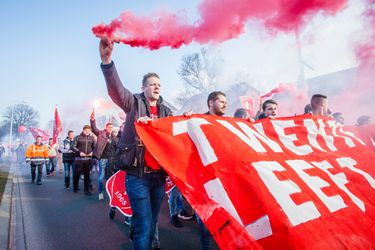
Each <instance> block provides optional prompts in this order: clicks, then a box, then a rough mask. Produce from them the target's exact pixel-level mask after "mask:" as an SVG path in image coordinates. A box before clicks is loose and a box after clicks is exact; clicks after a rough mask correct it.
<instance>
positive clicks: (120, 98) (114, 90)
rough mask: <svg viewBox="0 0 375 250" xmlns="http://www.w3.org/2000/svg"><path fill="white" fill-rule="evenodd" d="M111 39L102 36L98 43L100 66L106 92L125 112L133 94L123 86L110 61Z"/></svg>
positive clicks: (130, 105) (128, 108)
mask: <svg viewBox="0 0 375 250" xmlns="http://www.w3.org/2000/svg"><path fill="white" fill-rule="evenodd" d="M113 43H114V42H113V41H111V40H109V39H107V38H102V39H101V40H100V44H99V52H100V58H101V60H102V63H101V68H102V71H103V74H104V78H105V82H106V84H107V90H108V94H109V96H110V97H111V99H112V101H113V102H114V103H116V104H117V105H118V106H119V107H120V108H122V109H123V110H124V112H125V113H127V112H129V111H130V109H131V107H132V106H133V102H134V98H133V94H132V93H131V92H130V91H129V90H128V89H126V88H124V86H123V85H122V82H121V80H120V77H119V76H118V73H117V70H116V67H115V64H114V63H113V61H112V51H113Z"/></svg>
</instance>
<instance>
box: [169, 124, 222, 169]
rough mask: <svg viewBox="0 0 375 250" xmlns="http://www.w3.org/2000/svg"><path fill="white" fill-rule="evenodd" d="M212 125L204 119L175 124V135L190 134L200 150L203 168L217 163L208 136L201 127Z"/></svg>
mask: <svg viewBox="0 0 375 250" xmlns="http://www.w3.org/2000/svg"><path fill="white" fill-rule="evenodd" d="M207 124H211V123H209V122H208V121H207V120H205V119H203V118H190V119H189V120H186V121H180V122H174V123H173V135H174V136H176V135H181V134H184V133H188V135H189V137H190V138H191V140H192V141H193V143H194V145H195V147H196V148H197V150H198V154H199V157H200V158H201V161H202V163H203V166H207V165H209V164H211V163H214V162H216V161H217V156H216V154H215V152H214V150H213V148H212V147H211V145H210V142H209V141H208V139H207V137H206V135H205V134H204V133H203V131H202V128H201V127H200V126H201V125H207Z"/></svg>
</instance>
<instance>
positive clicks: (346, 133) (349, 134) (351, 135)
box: [339, 126, 366, 145]
mask: <svg viewBox="0 0 375 250" xmlns="http://www.w3.org/2000/svg"><path fill="white" fill-rule="evenodd" d="M339 128H340V132H341V133H343V134H344V135H348V136H350V137H352V138H354V139H356V140H357V141H358V142H359V143H360V144H362V145H366V144H365V143H364V142H363V141H362V140H361V139H359V138H358V137H356V136H355V135H354V134H353V133H352V132H349V131H344V130H343V129H342V128H343V126H339Z"/></svg>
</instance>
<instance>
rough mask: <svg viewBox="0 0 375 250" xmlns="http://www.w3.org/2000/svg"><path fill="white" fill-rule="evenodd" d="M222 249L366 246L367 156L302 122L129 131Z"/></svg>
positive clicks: (175, 123)
mask: <svg viewBox="0 0 375 250" xmlns="http://www.w3.org/2000/svg"><path fill="white" fill-rule="evenodd" d="M136 128H137V132H138V134H139V135H140V137H141V139H142V141H143V142H144V144H145V145H146V147H147V148H148V150H149V151H150V152H151V153H152V154H153V155H154V157H155V158H156V159H158V160H159V163H160V164H161V165H162V166H163V167H164V168H165V170H166V171H167V172H168V174H169V175H170V176H171V178H172V180H173V182H174V183H175V184H176V185H177V187H178V188H179V189H180V191H181V192H182V193H183V195H184V196H185V198H186V199H187V200H188V202H189V203H190V204H191V205H192V207H193V208H194V209H195V211H196V212H197V214H198V215H199V216H200V217H201V219H202V220H203V222H204V223H205V225H206V226H207V228H208V229H209V230H210V232H211V234H212V235H213V237H214V238H215V240H216V242H217V244H218V245H219V247H220V248H223V249H254V248H255V249H256V248H265V249H305V248H308V249H342V248H349V249H374V248H375V237H374V235H375V206H374V205H375V190H374V189H375V180H374V177H375V154H374V152H373V151H372V150H370V149H369V147H368V146H367V145H365V143H364V142H363V140H361V139H359V138H358V137H357V136H356V135H355V134H354V133H352V132H349V131H347V130H346V129H345V127H342V126H340V125H339V124H337V123H336V122H335V121H333V120H331V119H327V118H324V117H313V116H311V115H304V116H296V117H288V118H280V119H275V120H271V119H262V120H261V121H260V122H257V123H250V122H248V121H245V120H241V119H234V118H224V117H218V116H209V115H194V116H192V117H191V118H187V117H169V118H163V119H159V120H157V121H156V122H153V123H151V124H149V125H143V124H137V125H136Z"/></svg>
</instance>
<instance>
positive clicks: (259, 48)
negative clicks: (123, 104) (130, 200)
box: [0, 0, 362, 127]
mask: <svg viewBox="0 0 375 250" xmlns="http://www.w3.org/2000/svg"><path fill="white" fill-rule="evenodd" d="M199 2H200V1H198V0H193V1H182V0H181V1H167V0H152V1H150V0H138V1H135V0H131V1H129V0H123V1H119V0H117V1H97V0H84V1H47V0H35V1H17V0H13V1H10V0H2V1H1V2H0V25H1V27H2V36H1V37H2V39H0V47H1V52H2V53H1V54H2V60H1V62H0V86H1V93H0V95H1V98H0V112H1V113H2V112H3V111H4V109H5V107H6V106H8V105H10V104H13V103H19V102H21V101H25V102H26V103H28V104H29V105H31V106H32V107H33V108H35V109H37V110H38V111H39V112H40V115H41V127H45V126H46V124H47V122H48V121H49V120H50V119H52V118H53V109H54V105H55V104H58V105H59V109H60V116H61V118H62V119H69V117H73V116H76V115H77V113H78V114H79V115H80V117H81V118H82V117H87V119H88V118H89V115H90V111H91V109H90V105H91V103H92V102H93V100H94V99H95V98H98V97H105V98H107V99H108V95H107V91H106V88H105V83H104V80H103V76H102V74H101V71H100V68H99V64H100V58H99V53H98V42H99V41H98V39H97V38H96V37H94V36H93V34H92V33H91V27H92V26H94V25H96V24H99V23H101V22H105V23H108V22H110V21H111V20H112V19H114V18H115V17H117V16H119V14H120V13H121V12H123V11H125V10H131V11H133V12H135V13H136V14H142V15H152V12H153V11H154V10H158V9H165V8H167V9H170V10H172V11H176V10H181V9H186V10H187V13H188V16H189V17H190V18H191V20H194V19H195V18H196V16H197V12H196V6H197V5H198V4H199ZM361 11H362V5H361V4H359V3H358V1H353V2H352V3H351V5H350V7H349V8H347V10H345V11H343V12H342V13H340V14H339V15H337V16H336V17H329V18H323V17H319V16H318V17H317V18H315V19H314V20H313V21H312V22H311V23H310V24H309V25H308V26H307V27H306V29H305V30H304V32H303V34H302V38H303V40H304V41H305V47H304V54H305V55H306V57H308V58H309V60H311V61H313V62H314V64H315V65H316V70H315V71H311V72H309V71H307V72H306V74H307V76H309V77H311V76H315V75H320V74H325V73H328V72H333V71H336V70H340V69H344V68H348V67H352V66H355V65H356V64H357V62H356V60H355V58H354V56H353V53H352V48H351V46H352V45H351V44H352V43H353V41H352V39H353V34H355V32H357V31H358V30H360V29H361V27H362V26H361V23H360V19H359V14H360V12H361ZM310 36H313V37H314V39H312V40H314V41H313V42H309V40H310ZM201 47H202V46H201V45H198V44H195V43H193V44H191V45H189V46H183V47H182V48H180V49H177V50H172V49H169V48H163V49H160V50H158V51H149V50H145V49H142V48H131V47H128V46H124V45H117V46H116V47H115V51H114V55H113V59H114V61H115V63H116V65H117V67H118V70H119V73H120V76H121V79H122V81H123V82H124V83H125V84H126V86H128V87H129V89H130V90H131V91H134V92H136V91H140V81H141V78H142V76H143V74H144V73H147V72H158V73H159V74H160V76H161V80H162V85H163V87H162V88H163V89H162V92H163V96H164V97H167V99H170V98H168V97H171V96H173V95H174V94H175V93H176V91H177V90H179V89H181V86H182V85H181V80H180V79H179V77H178V75H177V74H176V71H177V70H178V67H179V64H180V60H181V58H182V56H184V55H186V54H189V53H193V52H197V51H198V50H199V49H200V48H201ZM210 48H211V49H212V51H213V53H214V54H215V56H217V57H218V58H220V59H221V60H222V61H223V63H222V65H221V71H222V73H221V75H220V82H221V85H222V87H223V88H225V86H224V85H226V84H230V83H233V82H235V81H238V80H240V79H245V78H247V79H245V80H249V81H253V82H255V84H256V85H258V87H259V88H260V89H261V90H263V91H266V90H268V89H270V88H272V87H273V86H274V84H275V83H277V82H280V81H295V79H296V77H297V74H298V59H297V54H296V49H295V39H294V36H293V35H289V34H279V35H278V36H277V37H270V36H269V35H267V34H266V33H265V32H264V31H262V28H261V27H260V26H259V25H258V24H256V23H249V24H248V27H247V32H246V33H245V34H243V35H242V36H240V37H239V38H237V39H233V40H231V41H228V42H225V43H223V44H220V45H210ZM1 120H2V118H0V122H1Z"/></svg>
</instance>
